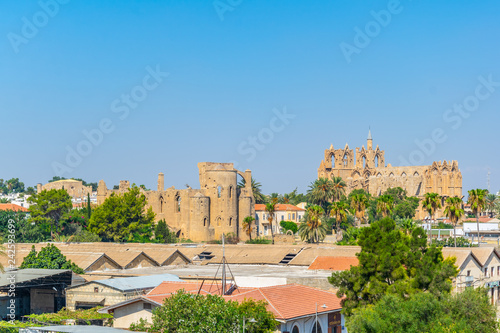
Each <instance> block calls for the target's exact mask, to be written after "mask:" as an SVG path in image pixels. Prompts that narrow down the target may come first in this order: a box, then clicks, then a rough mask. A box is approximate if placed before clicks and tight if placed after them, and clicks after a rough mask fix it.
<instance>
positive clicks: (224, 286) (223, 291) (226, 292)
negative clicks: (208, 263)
mask: <svg viewBox="0 0 500 333" xmlns="http://www.w3.org/2000/svg"><path fill="white" fill-rule="evenodd" d="M225 243H226V240H225V235H224V234H222V260H221V263H220V265H219V267H218V268H217V271H216V272H215V277H214V279H213V282H212V285H213V284H214V283H217V282H216V281H217V275H218V273H219V269H220V268H221V267H222V277H221V282H222V288H221V289H220V291H221V293H220V294H221V295H229V294H231V293H232V292H233V291H234V290H236V289H238V286H237V285H236V282H235V280H234V275H233V272H232V271H231V268H230V267H229V265H228V263H227V260H226V244H225ZM226 269H227V270H229V274H231V277H230V278H229V279H228V277H227V270H226ZM227 280H230V281H231V287H230V288H229V290H228V289H227ZM210 289H211V288H210Z"/></svg>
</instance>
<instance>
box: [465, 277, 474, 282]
mask: <svg viewBox="0 0 500 333" xmlns="http://www.w3.org/2000/svg"><path fill="white" fill-rule="evenodd" d="M465 282H474V277H473V276H466V277H465Z"/></svg>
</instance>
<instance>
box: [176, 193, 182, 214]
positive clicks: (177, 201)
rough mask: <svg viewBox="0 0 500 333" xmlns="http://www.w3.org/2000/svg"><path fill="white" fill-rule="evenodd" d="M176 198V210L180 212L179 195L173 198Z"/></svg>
mask: <svg viewBox="0 0 500 333" xmlns="http://www.w3.org/2000/svg"><path fill="white" fill-rule="evenodd" d="M175 200H176V203H177V207H176V208H177V212H180V211H181V197H180V196H177V198H175Z"/></svg>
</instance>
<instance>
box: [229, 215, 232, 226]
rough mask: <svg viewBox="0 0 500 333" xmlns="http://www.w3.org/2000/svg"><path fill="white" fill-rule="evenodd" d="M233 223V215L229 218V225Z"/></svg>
mask: <svg viewBox="0 0 500 333" xmlns="http://www.w3.org/2000/svg"><path fill="white" fill-rule="evenodd" d="M232 224H233V218H232V217H230V218H229V226H231V225H232Z"/></svg>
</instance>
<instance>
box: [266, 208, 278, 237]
mask: <svg viewBox="0 0 500 333" xmlns="http://www.w3.org/2000/svg"><path fill="white" fill-rule="evenodd" d="M276 205H277V203H276V200H273V201H272V202H268V203H267V204H266V213H267V221H268V222H269V226H270V227H271V238H272V239H273V244H274V232H273V221H274V215H275V212H276Z"/></svg>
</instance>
